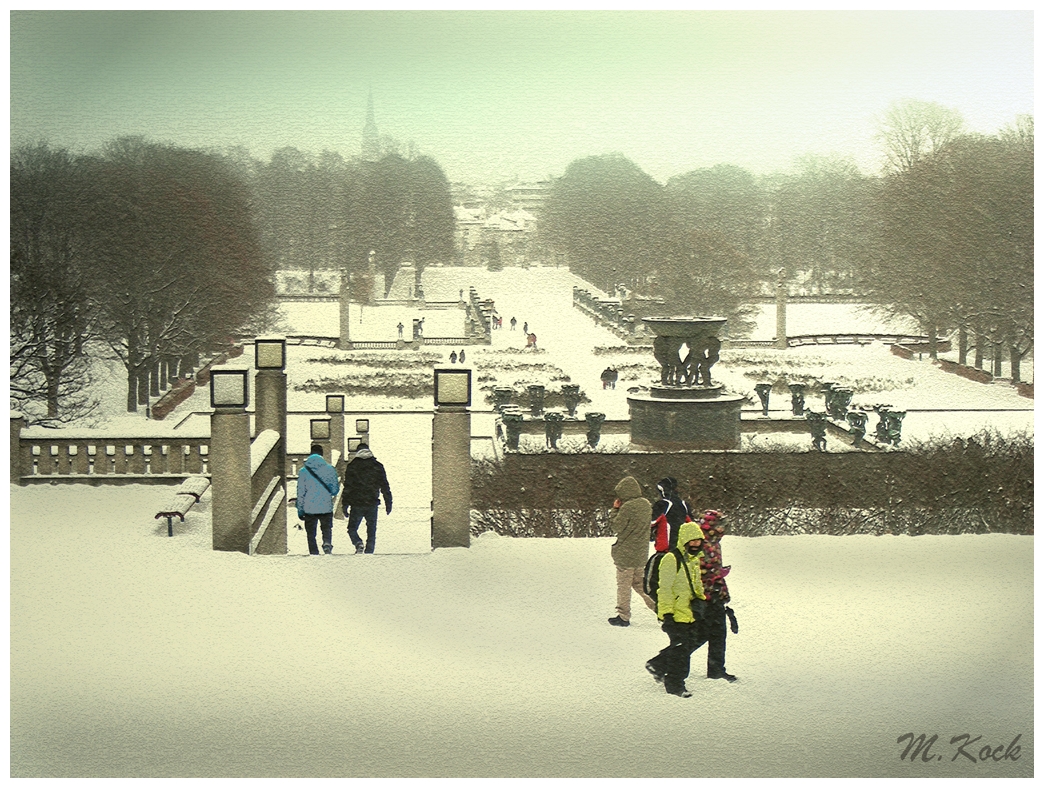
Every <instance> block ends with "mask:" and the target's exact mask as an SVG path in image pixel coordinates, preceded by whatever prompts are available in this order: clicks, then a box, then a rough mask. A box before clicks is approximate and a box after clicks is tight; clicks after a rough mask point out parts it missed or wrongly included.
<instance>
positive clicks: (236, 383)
mask: <svg viewBox="0 0 1044 788" xmlns="http://www.w3.org/2000/svg"><path fill="white" fill-rule="evenodd" d="M249 390H250V387H249V386H248V385H247V370H245V369H215V370H211V372H210V407H212V408H245V407H246V406H247V399H248V396H247V395H248V392H249Z"/></svg>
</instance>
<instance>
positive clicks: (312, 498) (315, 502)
mask: <svg viewBox="0 0 1044 788" xmlns="http://www.w3.org/2000/svg"><path fill="white" fill-rule="evenodd" d="M340 489H341V485H340V483H339V482H338V480H337V471H336V470H335V469H334V467H333V466H332V465H330V463H328V462H327V461H326V460H324V459H323V447H322V446H321V445H319V444H318V443H314V444H312V453H311V454H309V455H308V458H307V459H306V460H305V461H304V465H302V466H301V470H300V472H299V473H298V474H297V516H298V517H299V518H300V519H302V520H304V527H305V533H306V534H307V535H308V552H309V553H310V554H311V555H319V545H317V544H316V542H315V528H316V525H318V526H319V527H320V528H321V529H322V533H323V552H324V553H326V554H327V555H330V553H332V552H333V501H334V498H335V497H336V496H337V491H338V490H340Z"/></svg>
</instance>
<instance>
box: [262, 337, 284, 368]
mask: <svg viewBox="0 0 1044 788" xmlns="http://www.w3.org/2000/svg"><path fill="white" fill-rule="evenodd" d="M285 366H286V340H285V339H283V338H282V337H265V338H262V337H258V338H257V339H255V340H254V367H255V369H283V368H284V367H285Z"/></svg>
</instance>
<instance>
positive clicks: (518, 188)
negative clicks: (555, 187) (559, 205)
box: [506, 180, 551, 216]
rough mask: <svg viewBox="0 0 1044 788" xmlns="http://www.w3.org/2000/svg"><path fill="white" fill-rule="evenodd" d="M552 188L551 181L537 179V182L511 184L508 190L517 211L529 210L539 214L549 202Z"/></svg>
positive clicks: (536, 214)
mask: <svg viewBox="0 0 1044 788" xmlns="http://www.w3.org/2000/svg"><path fill="white" fill-rule="evenodd" d="M550 188H551V181H550V180H546V181H536V182H535V183H516V184H515V185H514V186H509V187H508V188H507V189H506V191H507V194H508V198H509V199H510V200H511V207H512V208H514V209H515V210H516V211H527V212H529V213H531V214H533V215H534V216H539V215H540V212H541V211H542V210H543V209H544V203H545V202H547V193H548V190H549V189H550Z"/></svg>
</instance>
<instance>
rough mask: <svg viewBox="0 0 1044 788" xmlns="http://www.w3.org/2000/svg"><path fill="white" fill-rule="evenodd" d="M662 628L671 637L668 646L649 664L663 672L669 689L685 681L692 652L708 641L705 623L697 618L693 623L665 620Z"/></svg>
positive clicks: (664, 682)
mask: <svg viewBox="0 0 1044 788" xmlns="http://www.w3.org/2000/svg"><path fill="white" fill-rule="evenodd" d="M661 629H662V630H663V631H664V632H666V633H667V637H669V638H670V639H671V642H670V644H669V645H668V646H667V648H665V649H663V650H662V651H661V652H660V653H659V654H657V655H656V656H655V657H653V658H652V659H650V660H649V664H650V665H652V666H653V668H654V669H655V670H656V671H658V672H659V673H662V674H663V684H664V686H665V687H667V688H668V689H670V688H672V687H677V686H679V685H682V684H684V683H685V679H687V678H688V677H689V658H690V657H691V656H692V652H694V651H695V650H696V649H698V648H699V647H700V646H702V645H703V644H704V643H706V642H707V634H706V631H705V628H704V625H703V623H702V622H701V621H700V620H699V619H697V620H696V621H694V622H693V623H691V624H681V623H676V622H674V621H664V622H663V626H662V627H661Z"/></svg>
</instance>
